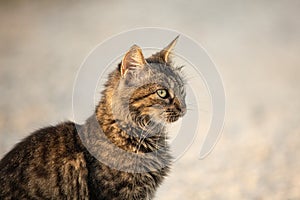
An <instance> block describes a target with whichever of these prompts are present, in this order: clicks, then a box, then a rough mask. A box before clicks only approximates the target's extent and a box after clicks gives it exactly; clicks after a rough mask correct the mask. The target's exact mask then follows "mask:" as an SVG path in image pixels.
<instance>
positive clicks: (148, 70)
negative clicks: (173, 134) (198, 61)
mask: <svg viewBox="0 0 300 200" xmlns="http://www.w3.org/2000/svg"><path fill="white" fill-rule="evenodd" d="M177 39H178V37H177V38H175V40H173V41H172V42H171V43H170V44H169V45H168V46H167V47H165V48H164V49H163V50H162V51H160V52H158V53H156V54H153V55H152V56H151V57H149V58H146V59H145V58H144V55H143V53H142V50H141V48H140V47H138V46H137V45H134V46H132V47H131V48H130V49H129V51H128V52H127V53H126V54H125V56H124V57H123V59H122V62H121V64H120V65H119V69H118V74H119V76H120V77H119V84H118V87H117V89H116V90H117V91H116V93H115V96H113V98H115V99H117V101H115V102H116V104H115V105H112V106H113V107H115V108H117V112H119V113H118V114H119V115H120V116H122V115H128V116H129V117H130V118H131V120H132V121H134V122H135V123H137V124H138V125H139V126H146V125H147V124H149V123H152V124H153V123H154V124H162V123H171V122H175V121H177V120H178V119H179V118H180V117H182V116H183V115H184V114H185V113H186V103H185V96H186V94H185V80H184V78H183V75H182V72H181V68H178V67H177V68H176V67H174V66H173V64H172V62H171V58H170V56H171V51H172V49H173V48H174V46H175V44H176V41H177ZM124 111H125V112H126V111H127V113H124ZM114 114H115V115H116V114H117V113H114Z"/></svg>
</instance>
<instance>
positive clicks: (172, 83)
mask: <svg viewBox="0 0 300 200" xmlns="http://www.w3.org/2000/svg"><path fill="white" fill-rule="evenodd" d="M148 65H149V68H150V71H151V73H149V78H151V79H152V80H153V82H156V83H157V84H161V85H164V86H165V87H167V88H170V89H173V90H174V89H180V88H182V87H184V79H183V77H182V74H181V73H180V71H178V70H177V69H176V68H174V67H173V66H169V65H165V64H160V63H149V64H148Z"/></svg>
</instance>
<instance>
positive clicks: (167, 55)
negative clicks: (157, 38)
mask: <svg viewBox="0 0 300 200" xmlns="http://www.w3.org/2000/svg"><path fill="white" fill-rule="evenodd" d="M178 38H179V35H178V36H177V37H176V38H175V39H174V40H173V41H172V42H171V43H170V44H169V45H168V46H166V47H165V48H164V49H163V50H161V51H159V52H157V53H156V54H153V55H152V56H150V57H149V58H148V59H149V61H154V62H155V61H156V62H157V61H158V62H164V63H170V62H171V53H172V51H173V49H174V47H175V45H176V43H177V41H178ZM148 59H147V60H148Z"/></svg>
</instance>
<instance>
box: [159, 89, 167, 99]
mask: <svg viewBox="0 0 300 200" xmlns="http://www.w3.org/2000/svg"><path fill="white" fill-rule="evenodd" d="M157 94H158V96H159V97H161V98H163V99H165V98H167V97H168V91H167V90H165V89H162V90H157Z"/></svg>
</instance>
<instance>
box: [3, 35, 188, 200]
mask: <svg viewBox="0 0 300 200" xmlns="http://www.w3.org/2000/svg"><path fill="white" fill-rule="evenodd" d="M177 39H178V37H176V38H175V39H174V40H173V41H172V42H171V43H170V44H169V45H168V46H167V47H165V48H164V49H163V50H161V51H159V52H157V53H156V54H153V55H152V56H150V57H149V58H146V59H145V58H144V55H143V53H142V50H141V48H140V47H138V46H137V45H134V46H132V47H131V48H130V49H129V51H128V52H127V53H126V54H125V55H124V57H123V58H122V60H121V62H120V64H119V65H118V67H117V68H116V69H115V70H114V71H112V72H111V73H110V74H109V76H108V80H107V82H106V84H105V88H104V90H103V91H102V97H101V99H100V102H99V104H98V106H97V107H96V109H95V112H94V114H93V115H92V116H91V117H89V118H88V119H87V120H86V122H85V123H84V124H82V125H78V124H75V123H73V122H64V123H60V124H58V125H56V126H49V127H46V128H42V129H40V130H38V131H35V132H34V133H32V134H31V135H29V136H28V137H27V138H25V139H24V140H23V141H21V142H20V143H18V144H17V145H16V146H15V147H14V148H13V149H12V150H11V151H10V152H8V153H7V154H6V155H5V156H4V157H3V158H2V160H1V161H0V199H103V200H104V199H110V200H112V199H114V200H125V199H131V200H132V199H133V200H135V199H139V200H140V199H153V198H154V195H155V191H156V189H157V188H158V186H159V185H160V184H161V183H162V180H163V179H164V178H165V177H166V176H167V174H168V172H169V170H170V165H171V162H172V156H171V153H170V150H169V145H168V143H167V141H166V140H167V131H166V124H168V123H172V122H175V121H176V120H178V119H179V118H180V117H183V116H184V115H185V113H186V103H185V96H186V94H185V84H186V81H185V79H184V77H183V74H182V72H181V68H179V67H175V66H174V64H173V62H172V60H171V53H172V50H173V48H174V46H175V44H176V42H177Z"/></svg>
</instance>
